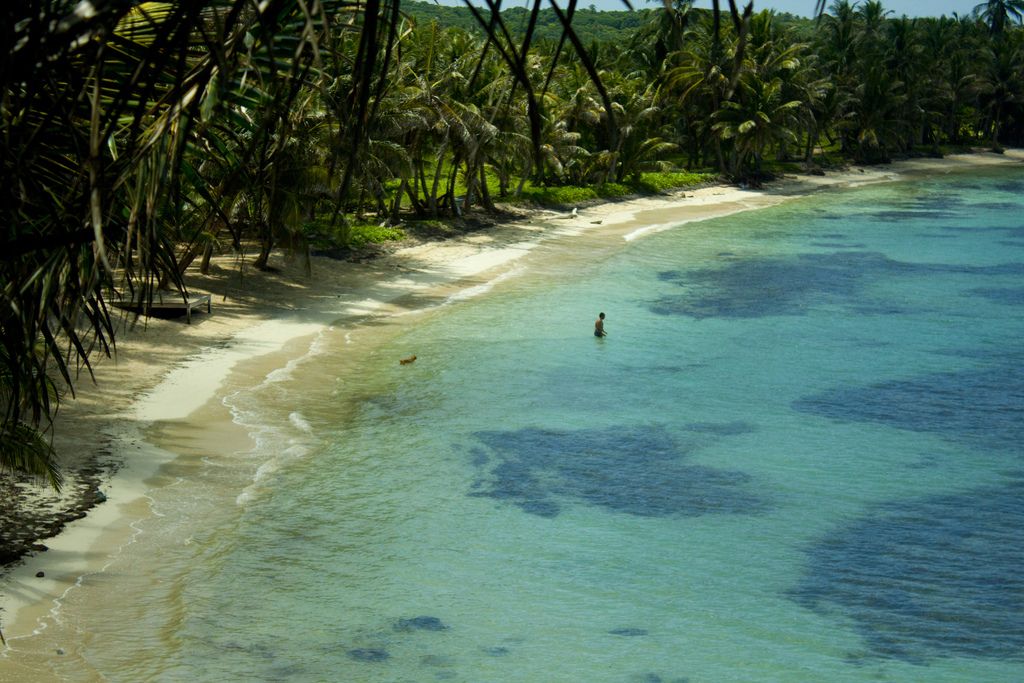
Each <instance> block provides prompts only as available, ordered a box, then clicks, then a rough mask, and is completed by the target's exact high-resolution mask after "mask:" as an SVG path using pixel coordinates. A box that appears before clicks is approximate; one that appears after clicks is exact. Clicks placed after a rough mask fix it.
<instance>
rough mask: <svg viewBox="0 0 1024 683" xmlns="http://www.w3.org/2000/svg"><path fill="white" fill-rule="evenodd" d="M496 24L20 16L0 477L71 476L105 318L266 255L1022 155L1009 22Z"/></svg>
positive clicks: (283, 5)
mask: <svg viewBox="0 0 1024 683" xmlns="http://www.w3.org/2000/svg"><path fill="white" fill-rule="evenodd" d="M533 7H534V9H535V10H536V11H531V10H529V9H515V10H509V11H507V12H505V13H503V14H490V13H479V11H478V13H477V14H474V13H473V11H471V10H469V9H466V8H454V9H453V8H443V7H438V6H433V5H430V4H426V3H415V2H414V3H402V4H399V3H398V2H381V1H380V0H371V1H369V2H362V3H358V4H356V3H353V2H350V1H349V0H321V1H320V2H318V3H309V2H297V1H296V0H268V1H267V2H264V3H259V4H255V3H251V2H246V1H243V0H205V1H198V0H190V1H186V0H182V1H181V2H174V3H171V2H114V1H113V0H104V1H100V0H95V1H94V2H92V3H78V2H72V1H71V0H61V1H57V2H53V1H52V0H25V2H18V3H7V4H6V5H5V7H4V8H3V9H2V10H0V15H2V16H3V23H2V25H3V32H4V42H5V63H4V69H3V70H2V72H0V73H2V78H3V79H4V84H3V85H4V100H3V105H2V112H3V116H2V121H0V126H2V133H3V150H4V155H3V182H2V188H0V192H2V193H3V199H2V202H0V205H2V207H3V208H2V209H0V210H2V212H3V220H4V224H5V226H6V234H5V236H4V238H3V239H4V245H3V254H4V256H3V259H2V272H0V284H2V288H3V289H2V292H3V293H2V301H0V336H2V337H3V344H2V346H0V355H2V359H0V365H2V370H0V406H2V407H3V410H4V417H3V421H2V422H0V443H2V444H3V445H2V446H0V463H2V465H3V467H4V468H5V469H8V470H11V469H13V470H19V471H28V472H32V473H35V474H39V475H41V476H44V477H47V478H49V480H50V481H51V482H53V483H56V482H58V481H59V475H58V472H57V470H56V467H55V465H54V462H53V458H52V453H51V452H50V450H49V446H48V444H47V440H46V436H45V431H46V429H47V428H48V425H49V420H50V418H51V416H52V414H53V411H54V409H55V406H56V405H57V401H58V398H59V396H60V395H61V394H63V393H64V392H66V391H67V387H70V386H71V385H73V384H74V381H73V379H74V375H75V372H76V369H77V368H78V367H84V368H88V359H89V357H90V355H92V354H94V353H96V352H100V353H102V352H106V351H108V350H109V348H110V344H111V342H112V340H113V337H114V332H115V330H114V328H113V324H112V322H111V316H110V314H109V311H108V308H107V297H109V296H110V295H111V294H112V293H116V294H117V295H119V296H130V297H134V298H136V299H141V300H143V301H145V300H148V299H149V298H150V297H152V296H153V292H155V291H157V290H159V289H166V288H175V289H179V290H183V289H184V284H183V274H184V272H185V270H186V269H187V268H189V267H199V268H204V267H205V264H206V263H208V260H209V258H210V257H211V255H212V254H214V253H216V252H217V251H218V250H229V249H234V250H239V249H242V247H243V245H257V246H256V249H255V256H254V259H253V262H254V264H255V266H256V267H265V266H266V264H267V259H268V257H269V255H270V253H271V251H272V250H273V249H274V248H275V247H277V246H279V245H282V244H286V245H288V246H290V247H291V248H294V249H296V250H298V251H300V252H306V253H308V252H309V250H310V249H312V248H314V247H320V248H330V247H344V246H346V245H350V244H352V243H353V242H356V241H358V240H365V239H387V238H389V237H394V236H397V235H398V234H399V233H398V232H397V230H398V228H396V227H395V226H398V225H399V224H400V223H401V222H403V221H404V222H406V223H408V222H410V221H418V220H419V221H423V220H442V219H450V218H454V217H457V216H461V215H465V214H467V213H471V212H484V213H486V212H494V211H497V210H498V209H499V208H500V204H501V202H525V201H538V202H545V201H547V202H555V203H559V202H560V203H569V202H574V201H578V200H579V199H586V198H589V197H598V196H600V197H610V196H617V195H622V194H628V193H633V192H642V191H657V190H662V189H666V188H668V187H672V186H679V185H682V184H686V183H693V182H701V181H705V180H707V179H708V178H712V177H724V178H727V179H732V180H737V181H739V180H742V181H746V182H753V183H756V182H758V181H759V180H760V179H763V178H766V177H769V176H770V175H771V174H772V173H775V172H778V171H780V170H798V169H805V170H815V169H818V168H820V167H822V166H827V165H830V164H837V163H844V162H847V161H853V162H858V163H879V162H886V161H888V160H889V159H891V158H893V157H894V156H896V155H905V154H942V153H943V152H944V151H947V150H949V149H957V148H961V147H967V146H984V147H987V148H991V149H996V150H998V149H1000V148H1001V147H1003V146H1019V145H1021V144H1022V143H1024V30H1022V29H1021V26H1020V19H1021V12H1022V9H1024V6H1022V4H1021V3H1020V2H1017V1H1016V0H999V1H994V2H987V3H983V4H981V5H979V7H978V9H977V11H976V12H975V13H974V14H973V15H972V16H969V17H942V18H937V19H907V18H896V17H893V16H891V15H890V14H889V13H888V12H887V11H886V10H885V7H884V4H883V3H882V2H878V1H877V0H866V1H864V2H861V3H850V2H848V1H846V0H840V1H839V2H836V3H834V4H832V5H831V6H830V7H828V8H827V10H826V11H825V12H824V14H823V16H821V18H820V20H818V21H811V20H801V19H796V18H793V17H777V16H774V15H773V14H771V13H768V12H757V11H755V10H756V8H754V7H752V6H747V7H746V8H745V9H744V10H736V11H727V10H723V11H722V12H721V14H720V15H719V14H716V13H714V12H711V11H700V10H695V9H693V8H692V7H691V6H690V4H689V3H688V2H675V3H672V4H670V5H668V6H664V7H659V8H657V9H645V10H642V11H637V12H616V13H599V12H593V11H591V10H589V9H582V8H579V7H576V6H575V5H571V4H570V5H567V6H566V7H565V8H564V9H558V10H553V9H545V10H544V11H543V12H541V11H540V8H541V5H540V3H539V2H538V3H536V4H534V5H533Z"/></svg>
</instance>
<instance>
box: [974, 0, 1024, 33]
mask: <svg viewBox="0 0 1024 683" xmlns="http://www.w3.org/2000/svg"><path fill="white" fill-rule="evenodd" d="M974 14H976V15H977V16H978V17H979V18H980V19H981V20H982V21H984V22H986V23H987V24H988V30H989V33H991V34H992V35H994V36H999V35H1002V34H1003V33H1004V32H1005V31H1006V25H1007V24H1009V23H1012V22H1013V20H1016V21H1017V22H1018V23H1020V21H1021V19H1022V18H1024V0H988V1H987V2H983V3H980V4H978V5H975V6H974Z"/></svg>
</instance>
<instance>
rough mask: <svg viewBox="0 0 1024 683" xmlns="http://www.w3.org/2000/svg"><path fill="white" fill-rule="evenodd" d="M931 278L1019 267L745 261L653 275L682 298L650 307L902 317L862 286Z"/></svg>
mask: <svg viewBox="0 0 1024 683" xmlns="http://www.w3.org/2000/svg"><path fill="white" fill-rule="evenodd" d="M935 275H982V276H984V275H1022V276H1024V263H1014V262H1011V263H1003V264H996V265H990V266H974V265H962V264H947V263H912V262H908V261H897V260H895V259H891V258H889V257H887V256H885V255H884V254H881V253H877V252H871V251H840V252H832V253H806V254H796V255H793V256H787V257H768V258H750V259H744V260H737V261H731V262H728V263H726V264H724V265H722V266H718V267H714V268H695V269H692V270H685V271H679V270H671V271H664V272H662V273H659V274H658V279H659V280H661V281H663V282H672V283H675V284H678V285H679V286H680V287H681V288H683V289H684V290H685V292H684V293H682V294H671V295H667V296H663V297H661V298H660V299H658V300H657V301H655V302H654V303H652V304H651V306H650V308H651V311H653V312H654V313H657V314H660V315H683V316H688V317H691V318H697V319H703V318H760V317H764V316H775V315H805V314H806V313H807V312H808V311H809V310H810V309H811V308H813V307H814V306H820V305H843V306H846V307H847V308H848V310H850V311H852V312H861V313H871V314H877V313H879V312H892V313H900V314H903V313H906V312H908V311H907V308H906V306H904V305H895V304H893V302H886V301H874V300H872V299H870V298H867V297H866V295H865V290H866V287H867V286H868V284H870V283H871V282H872V281H874V280H878V279H882V278H890V277H931V276H935Z"/></svg>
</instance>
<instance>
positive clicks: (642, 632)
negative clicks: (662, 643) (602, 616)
mask: <svg viewBox="0 0 1024 683" xmlns="http://www.w3.org/2000/svg"><path fill="white" fill-rule="evenodd" d="M608 633H610V634H612V635H613V636H646V635H647V629H645V628H614V629H612V630H611V631H608Z"/></svg>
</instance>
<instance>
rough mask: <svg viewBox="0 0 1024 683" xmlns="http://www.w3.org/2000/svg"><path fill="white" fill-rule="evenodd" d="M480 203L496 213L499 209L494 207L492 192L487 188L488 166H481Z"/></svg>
mask: <svg viewBox="0 0 1024 683" xmlns="http://www.w3.org/2000/svg"><path fill="white" fill-rule="evenodd" d="M480 203H481V204H483V205H484V208H485V209H487V210H488V211H490V212H491V213H494V212H495V211H497V209H496V208H495V207H494V202H493V201H491V191H490V189H488V187H487V166H486V164H480Z"/></svg>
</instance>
